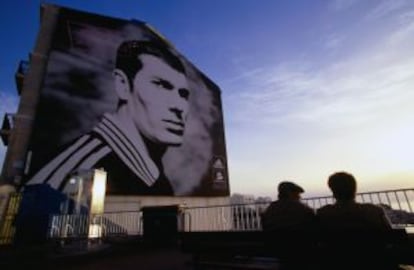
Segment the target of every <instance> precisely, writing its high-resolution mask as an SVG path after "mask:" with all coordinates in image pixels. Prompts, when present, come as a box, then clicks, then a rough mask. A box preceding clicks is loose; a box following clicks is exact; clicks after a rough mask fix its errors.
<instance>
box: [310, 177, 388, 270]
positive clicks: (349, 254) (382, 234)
mask: <svg viewBox="0 0 414 270" xmlns="http://www.w3.org/2000/svg"><path fill="white" fill-rule="evenodd" d="M328 186H329V188H330V189H331V191H332V193H333V196H334V198H335V200H336V202H335V203H334V204H331V205H326V206H323V207H321V208H320V209H318V210H317V219H318V224H319V228H320V232H321V233H320V236H321V246H322V247H325V249H324V250H323V252H322V253H323V254H321V255H322V256H323V257H322V258H321V262H322V265H323V269H376V270H377V269H384V270H385V269H388V270H390V269H396V265H394V264H393V263H392V261H391V260H389V259H390V258H388V257H387V256H388V255H387V252H386V237H387V236H388V235H389V233H390V232H391V229H392V227H391V224H390V222H389V220H388V218H387V216H386V215H385V212H384V210H383V209H382V208H381V207H379V206H376V205H373V204H368V203H358V202H356V201H355V196H356V190H357V182H356V180H355V178H354V176H353V175H352V174H349V173H347V172H337V173H334V174H332V175H331V176H330V177H329V179H328Z"/></svg>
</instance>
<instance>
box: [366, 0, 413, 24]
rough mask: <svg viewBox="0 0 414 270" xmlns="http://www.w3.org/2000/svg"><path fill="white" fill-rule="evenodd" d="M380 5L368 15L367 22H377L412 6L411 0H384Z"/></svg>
mask: <svg viewBox="0 0 414 270" xmlns="http://www.w3.org/2000/svg"><path fill="white" fill-rule="evenodd" d="M378 2H379V4H378V5H377V6H376V7H375V8H374V9H372V10H371V11H370V12H369V13H367V15H366V17H365V18H366V19H367V20H376V19H380V18H382V17H385V16H387V15H390V14H392V13H393V12H397V11H399V10H401V9H403V8H405V7H407V6H408V5H410V4H412V1H411V0H393V1H388V0H382V1H378ZM410 2H411V3H410Z"/></svg>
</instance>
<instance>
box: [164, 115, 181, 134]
mask: <svg viewBox="0 0 414 270" xmlns="http://www.w3.org/2000/svg"><path fill="white" fill-rule="evenodd" d="M163 121H164V122H165V123H168V127H167V130H168V131H169V132H171V133H173V134H175V135H178V136H183V134H184V126H185V124H184V122H182V121H174V120H170V119H164V120H163Z"/></svg>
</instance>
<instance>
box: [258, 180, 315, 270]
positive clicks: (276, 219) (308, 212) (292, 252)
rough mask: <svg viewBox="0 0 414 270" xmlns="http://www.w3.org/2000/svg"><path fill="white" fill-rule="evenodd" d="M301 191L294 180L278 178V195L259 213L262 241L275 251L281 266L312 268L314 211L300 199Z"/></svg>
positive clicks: (290, 269) (292, 269)
mask: <svg viewBox="0 0 414 270" xmlns="http://www.w3.org/2000/svg"><path fill="white" fill-rule="evenodd" d="M303 192H305V190H304V189H303V188H302V187H300V186H299V185H297V184H295V183H293V182H288V181H284V182H281V183H280V184H279V186H278V199H277V200H276V201H274V202H272V203H271V204H270V205H269V207H267V208H266V210H265V212H264V213H263V215H262V228H263V231H264V232H265V233H266V234H267V235H266V237H265V244H266V245H267V248H268V249H269V251H271V252H275V256H276V257H277V258H278V260H279V263H280V264H281V267H282V269H289V270H296V269H304V268H305V267H306V268H307V269H311V268H312V265H313V257H314V255H313V250H314V247H315V246H314V243H315V241H314V236H313V235H314V234H313V229H314V223H315V213H314V211H313V209H312V208H310V207H309V206H307V205H306V204H304V203H302V202H301V201H300V199H301V194H302V193H303Z"/></svg>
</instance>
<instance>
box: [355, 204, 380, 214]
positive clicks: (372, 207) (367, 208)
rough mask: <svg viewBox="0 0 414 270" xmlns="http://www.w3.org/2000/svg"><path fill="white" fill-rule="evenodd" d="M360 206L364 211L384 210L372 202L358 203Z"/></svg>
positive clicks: (378, 211)
mask: <svg viewBox="0 0 414 270" xmlns="http://www.w3.org/2000/svg"><path fill="white" fill-rule="evenodd" d="M360 207H361V208H362V209H364V210H365V211H370V212H377V213H383V212H384V209H383V208H382V207H380V206H378V205H375V204H372V203H362V204H360Z"/></svg>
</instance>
